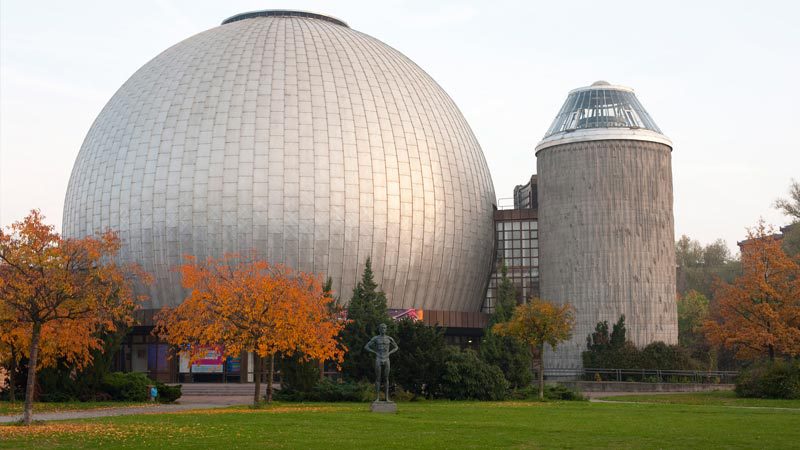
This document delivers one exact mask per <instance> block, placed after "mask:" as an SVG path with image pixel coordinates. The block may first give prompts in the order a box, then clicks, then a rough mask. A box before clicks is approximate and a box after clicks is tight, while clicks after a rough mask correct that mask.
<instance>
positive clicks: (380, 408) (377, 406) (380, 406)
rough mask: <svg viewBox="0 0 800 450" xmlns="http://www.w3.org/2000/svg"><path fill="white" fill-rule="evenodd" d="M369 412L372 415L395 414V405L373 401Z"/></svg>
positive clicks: (393, 403)
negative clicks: (372, 413)
mask: <svg viewBox="0 0 800 450" xmlns="http://www.w3.org/2000/svg"><path fill="white" fill-rule="evenodd" d="M369 410H370V411H372V412H374V413H391V414H395V413H397V403H395V402H386V401H377V400H376V401H374V402H372V406H370V407H369Z"/></svg>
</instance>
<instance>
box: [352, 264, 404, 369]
mask: <svg viewBox="0 0 800 450" xmlns="http://www.w3.org/2000/svg"><path fill="white" fill-rule="evenodd" d="M381 323H385V324H387V325H388V326H389V327H390V331H392V332H393V330H392V328H393V323H392V320H391V318H390V317H389V313H388V311H387V308H386V294H384V293H383V291H381V290H379V289H378V284H377V283H376V282H375V276H374V274H373V273H372V261H370V259H369V258H367V263H366V266H365V267H364V273H363V274H362V276H361V281H359V282H358V284H357V285H356V287H355V288H354V289H353V296H352V297H351V298H350V303H348V305H347V325H346V326H345V328H344V331H343V332H342V334H341V336H342V342H343V343H344V344H345V345H346V346H347V353H346V354H345V356H344V362H343V363H342V374H343V375H344V376H345V377H347V378H349V379H352V380H356V381H360V380H371V379H372V378H374V376H375V357H374V356H373V355H372V354H371V353H369V352H368V351H366V350H364V345H366V344H367V342H368V341H369V340H370V339H371V338H372V336H375V335H376V334H378V325H379V324H381Z"/></svg>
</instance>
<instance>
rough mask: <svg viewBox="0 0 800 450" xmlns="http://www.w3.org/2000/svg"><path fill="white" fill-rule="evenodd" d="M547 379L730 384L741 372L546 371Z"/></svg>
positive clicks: (578, 369) (650, 370)
mask: <svg viewBox="0 0 800 450" xmlns="http://www.w3.org/2000/svg"><path fill="white" fill-rule="evenodd" d="M544 374H545V377H547V378H556V379H557V378H572V379H575V380H583V381H637V382H645V383H648V382H649V383H702V384H728V383H733V382H734V381H735V380H736V376H737V375H738V374H739V372H736V371H725V370H708V371H705V370H662V369H606V368H584V369H581V368H574V369H547V368H545V370H544Z"/></svg>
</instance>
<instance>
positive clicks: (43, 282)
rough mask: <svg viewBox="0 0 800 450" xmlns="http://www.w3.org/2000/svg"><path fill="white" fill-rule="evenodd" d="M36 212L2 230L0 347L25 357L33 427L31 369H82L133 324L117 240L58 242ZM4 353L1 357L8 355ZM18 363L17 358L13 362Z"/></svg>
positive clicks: (132, 301) (127, 274)
mask: <svg viewBox="0 0 800 450" xmlns="http://www.w3.org/2000/svg"><path fill="white" fill-rule="evenodd" d="M43 219H44V218H43V217H42V215H41V213H40V212H39V211H37V210H34V211H31V213H30V214H29V215H28V216H27V217H25V219H23V220H22V221H20V222H15V223H14V224H12V225H11V226H10V227H8V229H7V231H3V230H0V321H2V322H3V324H2V325H3V326H2V329H0V342H3V343H4V344H5V345H4V347H6V348H11V349H16V350H18V352H17V353H16V354H15V355H13V357H14V358H15V359H16V358H21V357H27V358H28V379H27V384H26V387H25V409H24V413H23V423H25V424H26V425H27V424H30V421H31V414H32V402H33V395H34V386H35V384H36V371H37V369H38V368H40V367H44V366H48V365H52V364H54V363H55V362H56V360H57V359H60V358H63V359H65V360H66V362H67V363H69V364H72V365H73V366H74V367H76V368H78V369H80V368H83V367H85V366H86V365H87V364H90V363H91V361H92V351H93V350H101V351H102V349H103V345H102V344H103V340H102V336H103V335H104V334H105V333H111V332H114V331H116V330H117V328H118V327H119V326H120V325H128V324H130V323H132V321H133V315H132V313H133V310H134V309H135V308H136V306H137V302H138V300H140V299H139V298H137V297H135V296H134V294H133V288H132V285H131V280H132V279H133V278H135V277H136V276H139V277H142V278H143V280H144V281H147V279H148V277H147V275H146V274H144V273H142V272H141V271H139V270H138V267H136V266H119V265H117V264H116V263H114V262H113V257H114V256H115V255H116V254H117V252H118V251H119V248H120V240H119V238H118V237H117V235H116V234H115V233H114V232H112V231H108V232H106V233H103V234H101V235H99V236H97V237H87V238H84V239H63V238H62V237H61V236H60V235H59V234H58V233H56V232H55V231H54V228H53V226H52V225H47V224H44V223H43ZM8 353H9V352H6V354H8ZM15 362H16V361H15Z"/></svg>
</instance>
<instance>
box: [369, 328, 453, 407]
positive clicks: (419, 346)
mask: <svg viewBox="0 0 800 450" xmlns="http://www.w3.org/2000/svg"><path fill="white" fill-rule="evenodd" d="M396 326H397V334H396V335H395V339H396V340H397V342H399V343H401V344H402V346H403V347H402V350H401V351H399V352H397V353H395V354H394V355H392V372H391V374H392V381H396V382H397V383H399V384H400V385H401V386H402V387H403V388H404V389H406V390H408V391H410V392H411V393H412V394H413V396H414V397H418V396H425V397H428V398H430V397H432V396H433V395H434V391H435V390H436V386H437V384H438V382H439V379H440V378H441V377H442V373H444V364H445V360H446V358H447V355H448V348H447V343H446V342H445V339H444V329H443V328H440V327H431V326H428V325H425V324H424V323H422V322H419V321H412V320H409V319H403V320H400V321H398V322H397V323H396ZM373 360H374V357H373Z"/></svg>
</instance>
